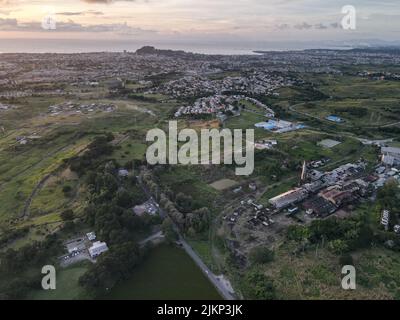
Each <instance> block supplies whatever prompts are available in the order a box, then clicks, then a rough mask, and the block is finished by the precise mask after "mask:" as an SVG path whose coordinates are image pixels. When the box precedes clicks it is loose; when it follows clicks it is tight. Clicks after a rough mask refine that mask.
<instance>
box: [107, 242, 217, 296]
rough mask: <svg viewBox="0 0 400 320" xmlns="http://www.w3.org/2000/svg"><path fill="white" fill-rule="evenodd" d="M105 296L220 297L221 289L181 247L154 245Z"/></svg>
mask: <svg viewBox="0 0 400 320" xmlns="http://www.w3.org/2000/svg"><path fill="white" fill-rule="evenodd" d="M104 299H117V300H118V299H123V300H143V299H153V300H159V299H163V300H164V299H171V300H179V299H182V300H202V299H206V300H219V299H221V297H220V295H219V293H218V292H217V291H216V289H215V288H214V287H213V285H212V284H211V283H210V282H209V281H208V279H207V278H206V277H205V275H204V274H203V273H202V271H201V270H200V269H199V268H198V267H197V266H196V264H195V263H194V262H193V261H192V260H191V258H190V257H189V256H188V255H187V254H186V253H185V251H184V250H182V249H181V248H176V247H171V246H166V245H162V246H159V247H157V248H155V249H153V250H152V251H151V252H150V253H149V255H148V256H147V257H146V258H145V260H144V261H143V263H141V264H140V265H139V266H138V267H137V268H136V269H135V270H134V272H133V274H132V276H131V277H130V278H129V279H128V280H126V281H124V282H123V283H120V284H118V285H117V286H116V287H114V288H113V289H112V290H111V292H110V293H109V294H108V295H107V296H105V297H104Z"/></svg>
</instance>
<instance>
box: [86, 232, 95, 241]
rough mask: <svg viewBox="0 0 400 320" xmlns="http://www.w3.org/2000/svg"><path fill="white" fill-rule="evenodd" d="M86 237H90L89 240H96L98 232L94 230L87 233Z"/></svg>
mask: <svg viewBox="0 0 400 320" xmlns="http://www.w3.org/2000/svg"><path fill="white" fill-rule="evenodd" d="M86 237H87V238H88V240H89V241H93V240H96V234H95V233H94V232H93V231H92V232H89V233H86Z"/></svg>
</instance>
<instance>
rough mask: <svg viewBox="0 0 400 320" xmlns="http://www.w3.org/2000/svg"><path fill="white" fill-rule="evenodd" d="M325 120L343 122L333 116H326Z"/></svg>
mask: <svg viewBox="0 0 400 320" xmlns="http://www.w3.org/2000/svg"><path fill="white" fill-rule="evenodd" d="M325 119H326V120H328V121H332V122H336V123H342V122H344V120H343V119H342V118H340V117H338V116H334V115H331V116H327V117H326V118H325Z"/></svg>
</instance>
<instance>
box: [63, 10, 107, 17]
mask: <svg viewBox="0 0 400 320" xmlns="http://www.w3.org/2000/svg"><path fill="white" fill-rule="evenodd" d="M103 14H104V13H103V12H101V11H94V10H87V11H64V12H57V13H56V15H59V16H86V15H93V16H100V15H103Z"/></svg>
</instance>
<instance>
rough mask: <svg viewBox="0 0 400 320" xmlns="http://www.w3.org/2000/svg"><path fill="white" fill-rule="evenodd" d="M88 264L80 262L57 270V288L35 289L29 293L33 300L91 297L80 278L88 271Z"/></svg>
mask: <svg viewBox="0 0 400 320" xmlns="http://www.w3.org/2000/svg"><path fill="white" fill-rule="evenodd" d="M87 269H88V265H87V264H79V265H74V266H71V267H68V268H66V269H59V270H57V271H56V277H57V278H56V279H57V282H56V289H55V290H35V291H32V292H31V294H30V295H29V299H32V300H78V299H90V296H88V295H87V293H86V292H85V291H84V289H83V288H82V287H80V286H79V283H78V280H79V278H80V277H81V276H82V275H83V274H84V273H85V272H86V271H87Z"/></svg>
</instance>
